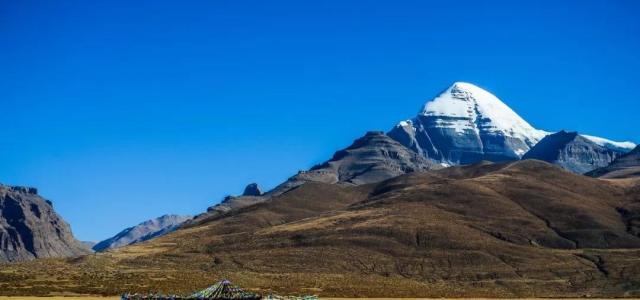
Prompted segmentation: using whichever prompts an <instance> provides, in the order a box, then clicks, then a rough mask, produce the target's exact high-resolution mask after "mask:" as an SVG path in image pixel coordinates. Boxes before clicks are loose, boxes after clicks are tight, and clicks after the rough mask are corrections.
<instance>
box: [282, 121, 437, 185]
mask: <svg viewBox="0 0 640 300" xmlns="http://www.w3.org/2000/svg"><path fill="white" fill-rule="evenodd" d="M439 168H442V166H441V165H439V164H438V163H436V162H435V161H433V160H431V159H426V158H424V157H423V156H421V155H418V154H417V153H414V152H413V151H411V150H410V149H408V148H406V147H404V146H403V145H402V144H400V143H399V142H397V141H395V140H394V139H392V138H391V137H389V136H387V135H385V134H384V133H383V132H381V131H369V132H367V133H366V134H365V135H364V136H363V137H361V138H359V139H357V140H355V141H354V142H353V144H351V146H349V147H347V148H345V149H343V150H340V151H337V152H336V153H335V154H334V155H333V157H332V158H331V159H330V160H328V161H326V162H324V163H322V164H319V165H316V166H314V167H312V168H311V169H309V170H308V171H300V172H299V173H298V174H297V175H295V176H293V177H291V178H290V179H289V180H287V182H285V183H283V184H281V185H280V186H278V187H276V188H275V189H274V191H271V192H270V193H276V194H277V193H279V192H281V191H286V190H289V189H291V188H292V187H295V186H298V185H300V184H302V183H304V182H309V181H313V182H323V183H331V184H343V185H362V184H368V183H375V182H380V181H382V180H385V179H389V178H392V177H395V176H398V175H402V174H406V173H412V172H419V171H426V170H431V169H439Z"/></svg>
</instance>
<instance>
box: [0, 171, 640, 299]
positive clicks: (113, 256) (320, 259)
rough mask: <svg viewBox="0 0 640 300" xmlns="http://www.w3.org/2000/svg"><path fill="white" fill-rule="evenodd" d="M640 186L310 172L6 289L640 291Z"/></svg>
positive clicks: (462, 174)
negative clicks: (360, 177) (353, 180)
mask: <svg viewBox="0 0 640 300" xmlns="http://www.w3.org/2000/svg"><path fill="white" fill-rule="evenodd" d="M639 187H640V181H635V180H632V181H629V180H627V181H625V182H624V183H620V182H618V181H611V180H601V179H593V178H589V177H585V176H581V175H575V174H572V173H569V172H566V171H563V170H561V169H560V168H558V167H555V166H552V165H550V164H547V163H543V162H539V161H520V162H515V163H505V164H488V163H486V164H485V163H480V164H476V165H473V166H467V167H454V168H447V169H443V170H438V171H431V172H428V173H416V174H410V175H404V176H400V177H397V178H394V179H391V180H387V181H385V182H382V183H379V184H371V185H366V186H360V187H340V186H337V185H328V184H320V183H307V184H305V185H303V186H301V187H298V188H296V189H294V190H291V191H289V192H287V193H284V194H282V195H280V196H278V197H275V198H273V199H271V200H269V201H267V202H264V203H260V204H257V205H253V206H250V207H246V208H243V209H241V210H238V211H234V212H231V213H229V214H226V215H223V216H211V217H210V218H207V217H206V216H204V217H202V218H200V219H199V220H198V221H197V222H194V223H193V224H191V226H189V227H187V228H184V229H181V230H178V231H176V232H174V233H172V234H169V235H167V236H164V237H162V238H158V239H155V240H152V241H150V242H146V243H142V244H139V245H134V246H130V247H125V248H122V249H118V250H114V251H112V252H107V253H103V254H94V255H89V256H85V257H80V258H75V259H66V260H39V261H33V262H26V263H19V264H5V265H2V266H1V267H0V293H2V294H5V295H20V294H22V295H27V294H29V295H34V294H48V293H51V292H62V293H88V294H105V295H114V294H117V293H120V292H124V291H157V290H159V291H164V292H183V293H186V292H188V291H192V290H194V289H197V288H202V287H204V286H206V285H207V284H209V283H211V282H213V281H215V280H217V279H219V278H221V277H227V278H230V279H232V280H234V281H235V282H236V283H238V284H239V285H242V286H244V287H247V288H250V289H253V290H256V291H259V292H263V293H267V292H268V291H275V292H278V293H299V294H320V295H323V296H347V297H348V296H378V297H380V296H386V297H416V296H419V297H441V296H442V297H459V296H475V297H495V296H498V297H508V296H522V297H524V296H537V297H551V296H553V297H579V296H587V295H589V296H638V295H640V237H639V235H638V233H639V231H640V229H639V228H640V225H638V224H639V222H638V219H639V217H638V216H640V205H639V203H640V192H639V191H640V188H639Z"/></svg>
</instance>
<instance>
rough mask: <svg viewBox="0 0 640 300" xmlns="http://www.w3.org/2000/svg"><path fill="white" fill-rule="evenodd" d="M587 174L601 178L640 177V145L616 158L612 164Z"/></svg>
mask: <svg viewBox="0 0 640 300" xmlns="http://www.w3.org/2000/svg"><path fill="white" fill-rule="evenodd" d="M586 175H588V176H592V177H600V178H631V177H640V146H637V147H636V148H635V149H633V150H632V151H631V152H629V153H627V154H625V155H622V156H620V157H618V158H616V160H614V161H613V162H612V163H611V164H610V165H608V166H605V167H602V168H599V169H596V170H593V171H591V172H589V173H587V174H586Z"/></svg>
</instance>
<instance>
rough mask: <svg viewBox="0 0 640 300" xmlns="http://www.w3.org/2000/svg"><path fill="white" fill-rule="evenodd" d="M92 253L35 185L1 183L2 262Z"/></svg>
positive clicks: (0, 260)
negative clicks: (19, 185) (39, 193)
mask: <svg viewBox="0 0 640 300" xmlns="http://www.w3.org/2000/svg"><path fill="white" fill-rule="evenodd" d="M86 253H89V251H88V249H86V247H84V246H83V245H82V244H81V243H80V242H78V241H77V240H76V239H75V238H74V237H73V234H72V233H71V228H70V227H69V225H68V224H67V223H66V222H65V221H64V220H63V219H62V217H60V216H59V215H58V214H57V213H56V212H55V211H54V209H53V206H52V203H51V201H48V200H45V199H44V198H42V197H40V196H39V195H38V190H37V189H35V188H32V187H18V186H6V185H0V262H2V261H9V262H14V261H23V260H31V259H35V258H49V257H68V256H76V255H82V254H86Z"/></svg>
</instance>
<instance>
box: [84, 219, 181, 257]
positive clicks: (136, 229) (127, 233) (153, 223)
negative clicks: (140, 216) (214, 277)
mask: <svg viewBox="0 0 640 300" xmlns="http://www.w3.org/2000/svg"><path fill="white" fill-rule="evenodd" d="M189 219H191V216H179V215H164V216H162V217H159V218H155V219H151V220H148V221H144V222H142V223H140V224H138V225H136V226H133V227H129V228H127V229H125V230H123V231H121V232H120V233H118V234H116V235H115V236H113V237H111V238H108V239H106V240H104V241H101V242H99V243H97V244H96V245H95V246H93V250H94V251H106V250H109V249H114V248H119V247H123V246H127V245H132V244H135V243H140V242H144V241H147V240H150V239H152V238H156V237H159V236H163V235H165V234H167V233H169V232H172V231H174V230H176V229H178V227H180V225H181V224H182V223H184V222H185V221H187V220H189Z"/></svg>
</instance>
